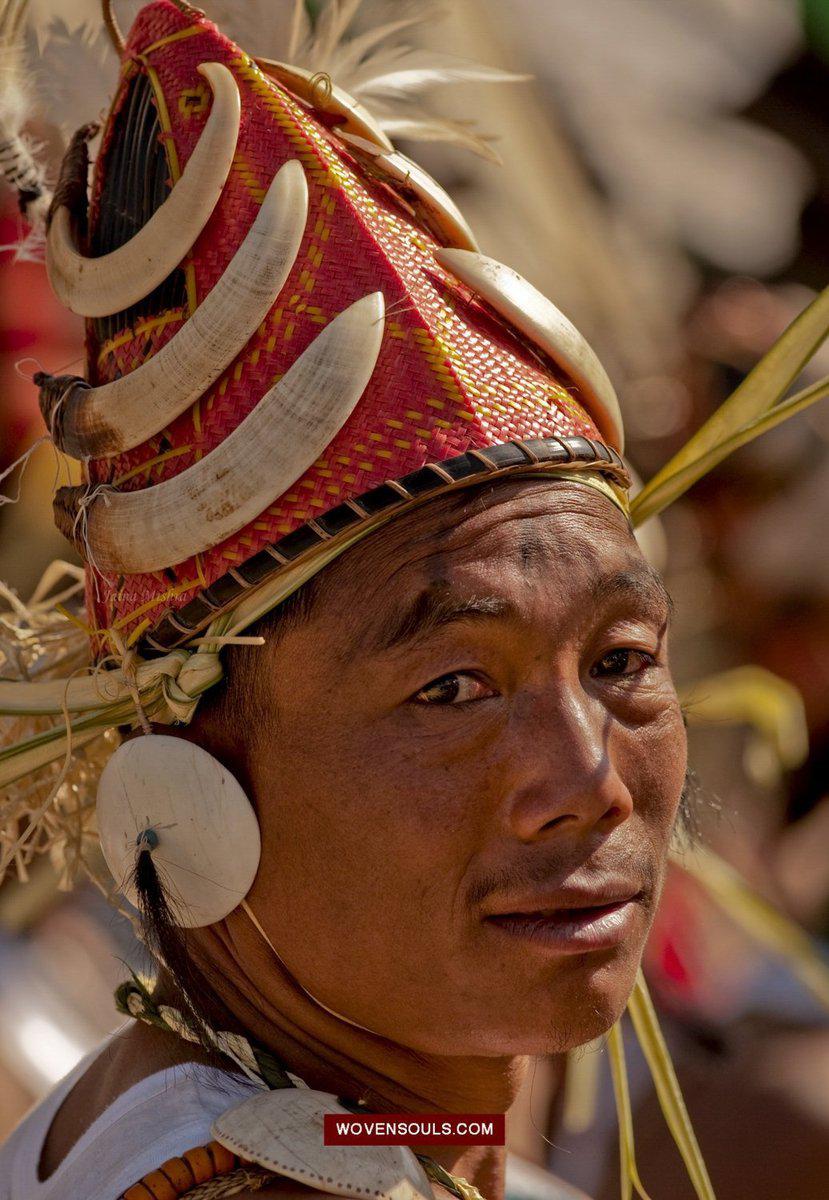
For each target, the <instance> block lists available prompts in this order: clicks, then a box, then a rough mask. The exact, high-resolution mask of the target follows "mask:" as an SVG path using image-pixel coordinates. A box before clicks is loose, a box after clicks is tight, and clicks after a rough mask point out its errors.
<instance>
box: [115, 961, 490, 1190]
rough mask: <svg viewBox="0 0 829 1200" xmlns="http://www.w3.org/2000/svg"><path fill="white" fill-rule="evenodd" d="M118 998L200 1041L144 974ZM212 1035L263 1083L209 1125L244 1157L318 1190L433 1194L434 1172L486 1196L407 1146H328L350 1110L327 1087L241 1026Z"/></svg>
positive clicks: (450, 1184)
mask: <svg viewBox="0 0 829 1200" xmlns="http://www.w3.org/2000/svg"><path fill="white" fill-rule="evenodd" d="M115 996H116V1006H117V1008H118V1009H119V1010H120V1011H121V1012H122V1013H124V1014H126V1015H127V1016H131V1017H134V1018H135V1019H136V1020H138V1021H143V1022H145V1023H146V1024H149V1025H155V1026H158V1027H161V1028H163V1029H167V1030H168V1031H170V1032H172V1033H175V1034H177V1035H178V1036H179V1037H182V1038H185V1039H186V1040H187V1041H193V1042H199V1041H200V1040H201V1039H200V1038H199V1037H197V1036H196V1035H195V1034H194V1033H193V1032H192V1031H191V1030H190V1029H189V1027H188V1025H187V1022H186V1020H185V1019H184V1018H183V1017H182V1015H181V1013H179V1012H178V1011H177V1010H176V1009H173V1008H169V1007H167V1006H163V1005H158V1004H156V1002H155V1001H154V999H153V997H152V995H151V994H150V993H149V992H148V991H147V990H146V988H145V987H144V986H143V984H142V983H141V982H140V981H139V980H138V979H135V978H134V979H133V981H132V982H128V983H124V984H122V985H121V986H120V987H119V988H118V990H117V992H116V993H115ZM208 1035H209V1037H210V1038H211V1040H212V1041H213V1044H214V1046H215V1048H216V1049H217V1050H219V1051H220V1052H221V1053H223V1054H226V1055H227V1056H228V1057H229V1058H231V1059H232V1060H233V1061H234V1062H235V1063H236V1064H237V1066H239V1067H240V1068H241V1069H242V1070H243V1071H244V1073H245V1074H246V1075H247V1076H248V1078H250V1079H252V1080H254V1081H255V1082H258V1083H259V1084H260V1085H261V1086H262V1087H263V1089H265V1090H263V1091H261V1092H258V1093H257V1094H256V1095H253V1096H250V1097H248V1098H247V1099H246V1100H243V1101H242V1102H241V1103H240V1104H236V1105H234V1106H233V1107H232V1108H229V1109H228V1110H227V1112H225V1113H222V1115H221V1116H220V1117H218V1118H217V1119H216V1120H215V1121H214V1122H213V1126H212V1128H211V1131H210V1132H211V1135H212V1137H213V1138H215V1140H216V1141H217V1142H219V1143H220V1144H221V1145H222V1146H224V1147H225V1149H226V1150H230V1151H231V1153H233V1154H236V1155H238V1156H239V1158H241V1159H244V1160H245V1161H247V1162H249V1163H255V1164H256V1165H257V1166H260V1167H264V1168H265V1170H268V1171H272V1172H274V1174H276V1175H282V1176H284V1177H285V1178H287V1179H293V1180H295V1181H296V1182H297V1183H302V1184H305V1185H306V1186H307V1187H311V1188H314V1189H315V1190H316V1191H322V1192H331V1193H333V1194H334V1195H337V1196H353V1197H355V1198H356V1200H433V1192H432V1188H431V1186H430V1183H429V1180H430V1179H432V1180H434V1181H435V1182H436V1183H440V1184H441V1185H442V1186H443V1187H444V1188H446V1189H447V1190H448V1191H450V1192H452V1193H453V1194H454V1195H455V1196H457V1197H458V1200H483V1197H482V1196H481V1193H480V1192H479V1191H478V1189H477V1188H476V1187H474V1186H473V1185H472V1184H471V1183H468V1182H467V1180H465V1179H462V1178H460V1176H457V1175H452V1174H451V1173H450V1172H449V1171H447V1170H446V1169H445V1168H444V1167H441V1166H440V1165H439V1164H438V1163H436V1162H434V1160H432V1159H431V1158H429V1157H428V1156H427V1155H421V1154H415V1153H414V1151H412V1150H410V1149H409V1148H408V1146H326V1145H325V1143H324V1121H325V1116H326V1114H336V1115H338V1116H343V1117H348V1116H350V1115H352V1113H353V1112H354V1111H355V1110H353V1109H349V1108H347V1107H346V1106H345V1104H344V1103H343V1102H342V1101H340V1100H339V1099H338V1098H337V1097H336V1096H333V1095H331V1094H330V1093H329V1092H318V1091H315V1090H314V1089H312V1088H309V1087H306V1085H305V1084H304V1083H303V1081H302V1080H301V1079H300V1078H299V1077H298V1076H296V1075H293V1074H291V1073H290V1072H289V1071H287V1070H286V1069H285V1068H284V1067H283V1066H282V1065H281V1063H279V1062H278V1061H277V1059H275V1058H274V1056H273V1055H272V1054H271V1053H270V1051H268V1050H265V1049H263V1048H262V1047H260V1046H257V1045H256V1044H255V1043H251V1042H250V1041H249V1040H248V1039H247V1038H245V1037H243V1036H241V1035H239V1034H230V1033H212V1032H209V1031H208Z"/></svg>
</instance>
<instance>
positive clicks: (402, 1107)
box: [206, 947, 528, 1200]
mask: <svg viewBox="0 0 829 1200" xmlns="http://www.w3.org/2000/svg"><path fill="white" fill-rule="evenodd" d="M217 950H218V947H211V955H210V958H211V960H212V961H211V967H212V966H213V965H214V964H215V963H216V961H217V954H216V951H217ZM220 958H221V956H220V955H219V960H220ZM230 965H231V964H230V962H228V964H227V966H228V968H230ZM233 966H234V968H235V970H233V972H231V971H230V970H225V971H223V972H221V973H216V972H215V970H210V969H208V972H206V974H208V975H209V978H210V982H211V984H212V986H213V989H214V990H215V991H216V992H217V993H218V995H219V998H220V1000H221V1002H222V1004H223V1005H224V1007H225V1008H227V1010H228V1013H229V1016H230V1018H231V1021H230V1024H231V1027H232V1029H233V1031H234V1032H244V1033H245V1034H246V1035H247V1036H248V1037H250V1038H251V1039H252V1040H253V1041H255V1042H257V1043H259V1044H260V1045H263V1046H264V1047H266V1048H267V1049H269V1050H270V1051H271V1052H272V1053H273V1054H274V1055H275V1056H276V1057H277V1058H278V1059H279V1060H280V1061H281V1062H282V1063H284V1065H285V1066H286V1067H287V1068H288V1069H289V1070H290V1071H292V1072H293V1073H294V1074H296V1075H298V1076H299V1077H300V1078H301V1079H302V1080H303V1081H304V1082H305V1083H306V1084H308V1086H309V1087H312V1088H315V1089H316V1090H318V1091H323V1092H329V1093H331V1094H333V1095H334V1096H343V1097H345V1098H347V1099H349V1100H351V1101H353V1102H355V1103H360V1104H361V1105H362V1106H363V1107H364V1109H365V1110H366V1111H367V1112H387V1113H388V1112H401V1113H409V1114H411V1113H441V1112H443V1113H476V1114H489V1113H506V1112H507V1110H508V1109H509V1108H510V1106H511V1105H512V1103H513V1101H514V1099H515V1097H516V1096H517V1094H518V1092H519V1090H520V1087H521V1083H522V1081H523V1078H524V1075H525V1073H526V1068H527V1064H528V1059H526V1058H524V1057H518V1056H506V1055H505V1056H498V1057H489V1056H449V1055H446V1056H444V1055H433V1054H423V1053H417V1052H415V1051H413V1050H411V1049H409V1048H408V1047H406V1046H402V1045H398V1044H397V1043H395V1042H394V1041H391V1040H390V1039H388V1038H386V1037H379V1036H376V1035H374V1034H372V1033H369V1032H368V1031H366V1030H363V1029H361V1028H359V1027H355V1026H353V1025H351V1024H349V1023H348V1022H347V1021H346V1020H341V1019H340V1018H338V1017H337V1016H336V1015H335V1014H332V1013H331V1012H329V1011H328V1010H326V1009H323V1008H322V1007H321V1006H319V1005H318V1004H316V1002H315V1001H314V1000H313V999H312V998H311V997H309V996H308V995H307V994H304V995H303V994H300V993H298V991H297V989H296V988H295V987H288V986H286V985H285V981H284V980H282V981H280V982H279V983H278V984H277V985H276V986H275V987H271V986H269V987H268V988H267V991H266V990H265V988H264V986H263V982H262V976H261V975H260V976H259V977H258V978H251V977H250V976H248V975H247V973H245V972H244V971H243V969H242V964H241V963H240V962H239V961H238V960H237V961H236V962H235V963H234V964H233ZM250 974H251V975H253V972H251V973H250ZM272 979H273V976H272V975H271V974H270V973H269V979H268V983H270V982H271V980H272ZM231 980H232V981H233V983H232V984H230V981H231ZM424 1149H425V1151H426V1152H427V1153H429V1154H430V1155H431V1156H432V1157H433V1158H435V1159H436V1160H437V1161H438V1162H439V1163H440V1164H441V1165H442V1166H443V1167H445V1168H446V1169H447V1170H449V1171H451V1172H453V1173H454V1174H458V1175H461V1176H463V1177H464V1178H465V1179H467V1180H468V1181H469V1182H470V1183H473V1184H475V1186H476V1187H478V1188H479V1190H480V1191H481V1192H482V1193H483V1195H484V1196H485V1197H486V1200H501V1197H502V1195H503V1188H504V1166H505V1151H504V1150H503V1148H500V1147H487V1146H483V1147H479V1146H472V1147H452V1146H432V1147H426V1148H424Z"/></svg>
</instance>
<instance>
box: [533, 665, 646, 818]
mask: <svg viewBox="0 0 829 1200" xmlns="http://www.w3.org/2000/svg"><path fill="white" fill-rule="evenodd" d="M613 725H614V720H613V717H612V716H611V715H610V714H609V713H608V711H607V709H606V708H605V707H604V706H603V705H602V704H600V703H598V702H597V701H595V700H593V699H592V698H591V697H590V696H588V695H587V693H585V692H584V691H583V690H582V689H579V688H568V689H566V690H565V689H559V688H557V689H556V690H555V692H554V693H553V694H548V695H545V696H543V697H538V698H537V700H536V701H535V702H534V703H532V704H530V705H528V711H527V712H526V714H525V721H524V722H523V728H522V729H521V732H520V734H519V735H518V739H517V740H518V742H519V743H520V744H519V745H518V746H516V751H517V753H518V754H519V755H520V759H519V761H520V764H521V765H520V766H519V768H518V770H517V771H516V782H515V786H514V791H513V793H512V796H511V803H510V813H509V819H510V824H511V828H512V832H513V834H514V835H515V836H517V837H519V838H520V839H521V840H522V841H528V842H529V841H536V840H538V839H540V838H541V839H543V838H546V837H548V836H558V834H559V832H561V833H565V832H566V833H568V834H570V835H574V834H575V835H577V834H579V833H585V832H591V831H595V832H603V833H608V832H610V830H611V829H613V828H615V826H617V825H619V824H621V823H622V822H623V821H626V820H627V818H628V817H629V816H630V815H631V813H632V812H633V797H632V796H631V794H630V791H629V790H628V787H627V785H626V783H625V782H624V780H623V778H622V776H621V775H620V774H619V771H618V769H617V764H616V761H615V757H616V756H615V755H614V753H613V750H612V747H611V735H612V732H613Z"/></svg>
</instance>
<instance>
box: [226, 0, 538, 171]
mask: <svg viewBox="0 0 829 1200" xmlns="http://www.w3.org/2000/svg"><path fill="white" fill-rule="evenodd" d="M361 5H362V0H328V2H327V3H326V4H325V5H324V7H323V8H322V10H321V12H320V13H319V15H318V17H317V19H316V22H315V23H314V25H313V26H312V25H311V24H310V22H308V21H307V17H306V18H305V21H304V25H303V27H302V28H301V29H300V23H299V22H298V21H297V20H296V19H295V12H296V11H298V10H295V6H294V0H282V2H281V3H279V4H276V5H274V3H273V0H270V2H267V0H265V2H261V0H254V2H253V3H251V4H249V5H246V6H245V13H244V16H241V15H240V14H239V13H238V12H237V9H238V8H239V6H238V5H234V4H232V3H231V2H230V0H226V2H224V3H223V2H222V0H216V2H215V3H211V4H209V13H210V16H211V18H213V19H215V20H219V21H220V23H222V24H223V26H224V27H225V28H226V30H227V32H228V33H230V34H231V35H232V36H234V37H236V40H237V41H239V43H240V45H242V47H243V48H244V49H245V50H247V51H248V52H249V53H250V54H252V55H253V56H254V57H257V56H258V57H262V58H265V57H273V58H276V59H278V60H281V61H284V62H290V63H291V64H293V65H294V66H298V67H303V68H305V69H307V70H309V71H311V72H313V73H314V74H317V73H323V74H326V75H328V76H330V78H331V79H332V80H333V81H334V82H335V83H336V84H337V85H338V87H341V88H343V89H344V90H345V91H347V92H350V93H351V95H353V96H354V97H355V99H359V100H360V102H361V103H365V104H366V107H367V108H368V109H369V111H370V113H371V115H372V116H373V117H374V118H375V120H376V121H377V122H378V124H379V125H380V127H381V129H383V131H384V132H385V133H387V134H389V136H393V135H394V136H397V137H403V138H408V139H410V140H412V141H435V142H449V143H453V144H454V145H457V146H464V147H465V148H466V149H468V150H471V151H473V152H474V153H475V154H479V155H481V156H482V157H483V158H487V159H490V160H491V161H494V162H498V161H499V158H498V156H497V154H495V152H494V151H493V150H492V148H491V146H490V145H489V139H488V138H487V136H486V135H485V134H482V133H480V132H477V131H475V130H473V129H472V128H470V127H469V126H467V125H465V124H463V123H461V122H458V121H453V120H447V119H446V118H444V117H441V116H440V115H439V114H438V113H435V112H432V111H430V110H429V109H428V108H426V107H424V106H423V105H422V103H420V100H421V97H422V96H423V94H424V93H425V92H427V91H429V90H431V89H432V88H434V87H438V86H443V85H446V84H475V83H512V82H517V81H519V80H523V79H526V78H527V76H525V75H515V74H511V73H510V72H508V71H502V70H499V69H498V68H496V67H488V66H483V65H481V64H479V63H474V62H468V61H466V60H465V59H462V58H455V57H453V56H451V55H448V54H442V53H440V52H439V51H431V50H424V49H422V48H417V47H414V46H410V45H407V44H404V43H400V42H398V41H397V40H396V39H397V36H398V35H399V34H401V33H403V32H404V31H406V30H411V29H412V28H413V27H415V26H417V25H422V24H425V23H426V22H428V21H432V20H433V19H434V18H435V17H436V16H439V14H440V12H441V9H442V5H441V4H437V3H425V4H423V3H421V4H418V5H416V6H415V5H400V4H394V5H392V4H391V3H389V4H388V6H387V8H388V13H389V20H387V21H383V22H381V23H380V24H378V25H373V26H372V27H370V28H368V29H364V30H362V31H360V32H358V33H356V34H355V35H354V36H353V37H348V36H347V35H348V31H349V27H350V26H351V24H352V22H353V21H354V19H355V17H357V15H358V13H359V10H360V7H361ZM401 9H402V12H401ZM302 11H303V13H304V11H305V10H304V8H303V9H302ZM292 13H294V20H293V25H292V26H291V28H292V33H291V36H290V38H288V37H287V36H286V34H285V32H284V31H285V29H286V28H287V26H286V17H288V16H290V15H291V14H292ZM263 31H264V34H263ZM280 31H281V37H282V42H281V44H276V43H278V41H279V36H280ZM298 34H301V36H297V35H298ZM263 39H264V40H263Z"/></svg>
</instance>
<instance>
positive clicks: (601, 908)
mask: <svg viewBox="0 0 829 1200" xmlns="http://www.w3.org/2000/svg"><path fill="white" fill-rule="evenodd" d="M643 898H644V893H643V891H642V889H641V888H636V887H635V886H631V885H630V884H624V883H621V882H613V881H607V882H605V883H602V884H601V885H599V886H598V887H596V888H562V889H559V890H558V891H557V892H555V893H547V894H544V895H542V894H536V895H535V896H534V897H524V898H522V899H520V900H514V901H512V902H510V903H509V906H508V907H507V904H506V903H504V902H502V906H501V910H500V911H498V912H493V913H488V914H487V915H486V916H485V917H484V922H485V924H487V925H489V926H490V927H491V928H493V929H495V930H497V931H498V932H499V933H500V934H505V935H507V936H509V937H519V938H522V939H524V940H530V941H533V942H535V943H537V944H538V945H539V946H542V947H544V948H546V949H549V950H552V951H553V952H554V953H557V954H583V953H585V952H587V951H591V950H607V949H610V948H611V947H613V946H617V945H619V944H620V943H621V942H623V941H625V940H626V939H627V938H629V937H630V936H631V934H632V933H633V932H634V930H635V928H636V923H637V921H638V920H639V917H640V914H641V912H642V908H643V904H642V902H643Z"/></svg>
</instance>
